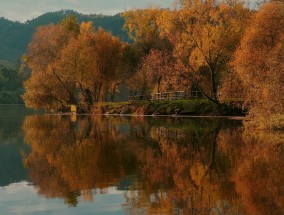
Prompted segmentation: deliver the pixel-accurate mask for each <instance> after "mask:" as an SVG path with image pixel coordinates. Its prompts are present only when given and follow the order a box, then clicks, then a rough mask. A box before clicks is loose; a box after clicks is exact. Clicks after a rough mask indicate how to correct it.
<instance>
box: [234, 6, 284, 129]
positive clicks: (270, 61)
mask: <svg viewBox="0 0 284 215" xmlns="http://www.w3.org/2000/svg"><path fill="white" fill-rule="evenodd" d="M283 26H284V3H283V2H278V1H275V2H271V3H268V4H264V5H263V6H262V7H261V8H260V10H259V11H258V12H257V13H256V14H255V15H254V16H253V18H252V20H251V24H250V26H249V28H248V29H247V31H246V33H245V36H244V38H243V39H242V41H241V45H240V47H239V49H238V50H237V51H236V53H235V54H234V61H233V62H232V65H233V66H234V67H235V69H236V71H237V74H238V75H239V77H240V79H241V81H242V84H243V86H244V89H245V104H246V105H247V106H249V108H250V112H249V113H250V114H249V116H250V118H251V119H252V121H250V122H251V124H252V125H254V126H255V125H256V126H257V127H262V128H264V127H269V128H283V123H282V125H281V123H280V124H278V123H277V121H278V122H281V119H279V117H281V116H280V114H283V112H284V97H283V93H284V85H283V80H284V28H283ZM268 119H270V120H268ZM275 122H276V124H275Z"/></svg>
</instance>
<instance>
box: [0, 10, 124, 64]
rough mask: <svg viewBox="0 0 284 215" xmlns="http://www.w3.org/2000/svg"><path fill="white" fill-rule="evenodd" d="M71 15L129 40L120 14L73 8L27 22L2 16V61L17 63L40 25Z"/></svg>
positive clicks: (0, 52)
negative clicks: (85, 13)
mask: <svg viewBox="0 0 284 215" xmlns="http://www.w3.org/2000/svg"><path fill="white" fill-rule="evenodd" d="M69 15H75V16H76V17H77V18H78V20H79V22H82V21H92V22H93V24H94V26H96V27H99V26H100V27H102V28H103V29H105V30H107V31H110V32H112V33H113V35H115V36H118V37H120V38H121V39H122V40H123V41H128V40H129V39H128V37H127V33H126V32H124V31H123V30H122V26H123V24H124V19H123V18H122V17H121V16H120V15H119V14H117V15H114V16H104V15H84V14H80V13H77V12H75V11H72V10H61V11H58V12H49V13H45V14H43V15H41V16H39V17H37V18H35V19H33V20H29V21H27V22H25V23H20V22H13V21H10V20H7V19H5V18H3V17H2V18H0V62H1V61H8V62H13V63H15V62H16V61H17V60H19V59H20V58H21V56H22V55H23V54H24V53H25V52H26V47H27V45H28V43H29V42H30V40H31V38H32V35H33V33H34V32H35V30H36V29H37V27H38V26H41V25H47V24H50V23H58V22H60V21H61V20H62V19H64V18H66V17H67V16H69Z"/></svg>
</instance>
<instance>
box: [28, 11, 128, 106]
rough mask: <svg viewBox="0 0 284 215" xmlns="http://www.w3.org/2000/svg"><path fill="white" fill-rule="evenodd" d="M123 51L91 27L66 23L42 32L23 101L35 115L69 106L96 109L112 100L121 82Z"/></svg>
mask: <svg viewBox="0 0 284 215" xmlns="http://www.w3.org/2000/svg"><path fill="white" fill-rule="evenodd" d="M125 46H126V45H124V44H123V43H122V42H121V41H120V40H119V39H118V38H117V37H114V36H112V35H111V34H110V33H107V32H105V31H103V30H102V29H98V30H95V29H94V28H93V27H92V23H91V22H88V23H84V22H83V23H82V24H81V26H79V24H78V23H77V20H76V19H75V18H72V17H71V18H67V19H66V20H63V21H62V22H61V23H60V24H58V25H48V26H44V27H40V28H39V29H38V30H37V32H36V33H35V35H34V37H33V39H32V41H31V43H30V45H29V49H28V52H27V54H26V56H25V59H26V60H25V62H26V63H27V65H28V67H29V68H30V69H31V71H32V74H31V78H30V79H29V80H28V81H26V83H25V89H26V92H25V94H24V95H23V99H24V101H25V103H26V105H27V106H28V107H30V108H35V109H40V108H44V109H53V110H66V109H67V108H68V106H69V105H72V104H73V105H79V104H83V105H89V106H90V105H92V104H93V102H97V101H99V100H103V99H104V98H105V96H106V95H107V93H109V92H110V93H111V96H112V98H113V96H114V93H115V89H116V86H117V84H118V83H119V82H120V81H121V77H122V74H123V73H122V72H121V68H122V67H121V65H120V64H121V59H122V56H123V50H124V47H125Z"/></svg>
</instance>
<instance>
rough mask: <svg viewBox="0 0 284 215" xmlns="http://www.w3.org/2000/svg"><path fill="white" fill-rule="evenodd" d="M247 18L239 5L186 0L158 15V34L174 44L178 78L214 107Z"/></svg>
mask: <svg viewBox="0 0 284 215" xmlns="http://www.w3.org/2000/svg"><path fill="white" fill-rule="evenodd" d="M249 16H250V11H249V9H247V8H245V7H244V6H243V4H241V3H232V4H228V3H225V2H217V1H214V0H209V1H200V0H186V1H182V4H181V8H180V9H177V10H175V11H173V12H172V11H164V12H163V13H161V16H160V19H159V22H158V23H159V26H160V29H161V30H160V31H161V34H162V35H163V36H164V37H167V38H169V40H170V41H172V43H173V44H174V55H175V57H176V59H177V64H176V65H177V67H178V68H179V71H180V76H181V77H183V79H185V80H188V86H189V87H190V85H191V86H192V87H194V88H197V89H198V90H199V91H201V92H202V93H203V95H204V96H206V97H207V98H208V99H210V100H212V101H214V102H216V103H217V104H219V103H220V99H219V95H218V90H219V87H220V86H221V85H222V84H223V82H222V81H223V79H224V77H226V76H227V73H228V72H230V67H229V65H228V63H229V61H230V59H231V56H232V54H233V53H234V51H235V49H236V47H237V45H238V44H239V41H240V39H241V37H242V35H243V32H244V29H245V27H246V22H247V21H248V18H249Z"/></svg>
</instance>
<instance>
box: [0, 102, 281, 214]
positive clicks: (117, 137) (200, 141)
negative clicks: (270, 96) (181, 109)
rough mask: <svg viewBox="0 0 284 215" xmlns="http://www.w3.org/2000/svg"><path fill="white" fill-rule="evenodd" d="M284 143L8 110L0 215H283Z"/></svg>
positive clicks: (156, 121)
mask: <svg viewBox="0 0 284 215" xmlns="http://www.w3.org/2000/svg"><path fill="white" fill-rule="evenodd" d="M283 137H284V134H283V133H268V132H266V133H265V132H259V131H243V129H242V124H241V121H237V120H228V119H210V118H162V117H160V118H153V117H149V118H143V117H119V116H118V117H111V116H109V117H106V116H105V117H99V116H77V117H71V116H57V115H40V114H39V113H34V112H32V111H28V110H26V109H25V108H24V107H23V106H7V105H6V106H0V172H1V174H0V186H1V187H0V214H1V215H6V214H41V215H50V214H58V215H65V214H66V215H67V214H68V215H69V214H185V215H193V214H194V215H199V214H200V215H207V214H208V215H209V214H210V215H225V214H226V215H278V214H279V215H283V214H284V172H283V169H284V168H283V167H284V157H283V154H284V141H283Z"/></svg>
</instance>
